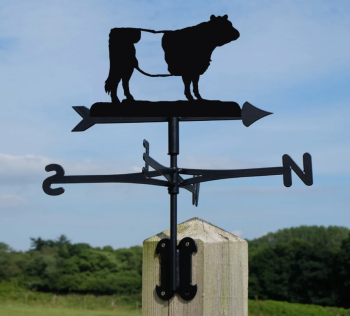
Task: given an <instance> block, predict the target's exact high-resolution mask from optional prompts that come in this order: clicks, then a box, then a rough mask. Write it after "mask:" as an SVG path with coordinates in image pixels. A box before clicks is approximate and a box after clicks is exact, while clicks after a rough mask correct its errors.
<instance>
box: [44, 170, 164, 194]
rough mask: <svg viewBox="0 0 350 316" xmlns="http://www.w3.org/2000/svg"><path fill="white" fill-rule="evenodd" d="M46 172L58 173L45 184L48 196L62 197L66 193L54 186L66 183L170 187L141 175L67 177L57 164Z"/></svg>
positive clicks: (153, 174) (153, 173) (152, 174)
mask: <svg viewBox="0 0 350 316" xmlns="http://www.w3.org/2000/svg"><path fill="white" fill-rule="evenodd" d="M45 170H46V171H56V174H55V175H53V176H51V177H48V178H46V179H45V180H44V182H43V190H44V192H45V193H46V194H48V195H60V194H62V193H64V189H63V188H62V187H60V188H56V189H52V188H51V185H52V184H64V183H139V184H150V185H158V186H164V187H167V186H168V182H167V181H163V180H158V179H152V178H145V176H144V175H143V174H142V173H141V172H138V173H127V174H113V175H87V176H66V175H65V174H64V169H63V168H62V167H61V166H60V165H57V164H51V165H48V166H46V168H45ZM150 174H151V176H155V175H159V173H158V172H157V171H153V172H150Z"/></svg>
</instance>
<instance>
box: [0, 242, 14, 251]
mask: <svg viewBox="0 0 350 316" xmlns="http://www.w3.org/2000/svg"><path fill="white" fill-rule="evenodd" d="M0 251H5V252H8V251H12V249H11V248H10V246H9V245H7V244H5V243H4V242H0Z"/></svg>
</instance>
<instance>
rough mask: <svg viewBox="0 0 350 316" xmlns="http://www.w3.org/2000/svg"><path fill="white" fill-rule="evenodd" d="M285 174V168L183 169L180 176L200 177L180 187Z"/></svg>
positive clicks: (186, 181) (185, 181) (184, 182)
mask: <svg viewBox="0 0 350 316" xmlns="http://www.w3.org/2000/svg"><path fill="white" fill-rule="evenodd" d="M285 172H286V169H285V168H284V167H272V168H256V169H240V170H203V169H181V171H180V174H188V175H199V177H195V178H191V179H186V180H184V181H183V182H182V183H181V184H180V186H183V185H188V184H194V183H200V182H207V181H213V180H220V179H230V178H243V177H259V176H275V175H283V174H284V173H285Z"/></svg>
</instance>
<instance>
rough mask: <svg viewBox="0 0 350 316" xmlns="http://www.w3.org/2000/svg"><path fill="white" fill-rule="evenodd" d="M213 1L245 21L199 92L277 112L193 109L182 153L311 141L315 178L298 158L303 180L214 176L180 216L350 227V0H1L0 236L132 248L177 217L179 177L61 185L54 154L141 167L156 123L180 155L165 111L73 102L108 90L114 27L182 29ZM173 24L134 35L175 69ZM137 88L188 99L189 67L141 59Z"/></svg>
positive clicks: (226, 165) (99, 97)
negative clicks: (259, 114) (215, 114)
mask: <svg viewBox="0 0 350 316" xmlns="http://www.w3.org/2000/svg"><path fill="white" fill-rule="evenodd" d="M212 14H214V15H220V16H222V15H225V14H227V15H228V19H229V20H230V21H231V22H232V24H233V26H234V27H235V28H236V29H237V30H238V31H239V32H240V34H241V36H240V38H239V39H238V40H236V41H234V42H231V43H229V44H227V45H224V46H222V47H218V48H216V49H215V50H214V52H213V54H212V58H211V59H212V62H211V65H210V67H209V68H208V70H207V71H206V72H205V73H204V75H202V76H201V77H200V81H199V91H200V93H201V95H202V97H203V98H205V99H209V100H210V99H212V100H222V101H235V102H237V103H238V104H239V105H240V106H242V105H243V103H244V102H246V101H248V102H249V103H251V104H253V105H254V106H256V107H258V108H260V109H263V110H265V111H269V112H273V115H270V116H267V117H265V118H263V119H261V120H259V121H257V122H256V123H254V124H253V125H251V126H250V127H248V128H247V127H245V126H244V125H243V124H242V122H241V121H212V122H210V121H209V122H181V123H180V155H179V156H178V165H179V167H182V168H207V169H245V168H262V167H279V166H282V156H283V155H284V154H288V155H290V156H291V158H292V159H293V160H294V161H295V162H296V163H297V164H298V165H299V167H301V168H302V156H303V154H304V153H306V152H308V153H310V154H311V156H312V164H313V176H314V184H313V185H312V186H305V185H304V183H303V182H302V181H301V180H300V179H299V178H298V177H297V176H296V174H295V173H293V175H292V181H293V185H292V186H291V187H290V188H286V187H284V185H283V177H282V176H272V177H257V178H243V179H239V178H238V179H227V180H221V181H212V182H206V183H203V184H201V187H200V195H199V205H198V207H195V206H192V203H191V202H192V197H191V194H190V193H189V192H188V191H186V190H181V191H180V194H179V195H178V223H181V222H184V221H186V220H188V219H190V218H193V217H200V218H202V219H204V220H206V221H208V222H210V223H212V224H214V225H216V226H218V227H221V228H222V229H224V230H227V231H229V232H231V233H233V234H235V235H237V236H239V237H241V238H245V239H253V238H258V237H260V236H262V235H264V234H266V233H268V232H274V231H277V230H278V229H283V228H289V227H296V226H300V225H318V226H320V225H323V226H329V225H336V226H344V227H348V228H350V210H349V205H350V194H349V193H350V180H349V177H350V163H349V158H350V140H349V135H350V133H349V132H350V128H349V117H350V86H349V84H350V42H349V32H350V19H349V16H350V2H349V1H348V0H334V1H325V0H308V1H301V0H280V1H270V0H235V1H226V0H216V1H203V0H201V1H199V0H194V1H168V0H162V1H137V0H126V1H111V0H99V1H92V0H88V1H87V0H84V1H80V0H75V1H71V0H69V1H66V0H61V1H51V0H43V1H42V0H32V1H24V0H17V1H4V0H0V107H1V115H0V242H5V243H6V244H8V245H10V246H11V247H12V248H13V249H15V250H22V251H26V250H28V249H29V247H30V238H31V237H32V238H38V237H41V238H43V239H55V238H57V237H58V236H60V235H62V234H65V235H66V236H67V237H68V238H69V239H70V240H71V241H72V242H73V243H78V242H85V243H89V244H91V245H92V246H94V247H103V246H106V245H110V246H112V247H113V248H121V247H130V246H134V245H142V243H143V241H144V240H145V239H147V238H149V237H151V236H153V235H156V234H158V233H159V232H161V231H163V230H166V229H168V228H169V226H170V203H169V195H168V192H167V189H166V188H163V187H155V186H147V185H140V184H67V185H62V186H63V187H64V188H65V193H64V194H62V195H60V196H48V195H46V194H45V193H44V192H43V190H42V182H43V181H44V180H45V178H47V177H48V176H51V175H52V173H48V172H46V171H45V166H46V165H48V164H51V163H57V164H60V165H62V166H63V168H64V169H65V172H66V175H83V174H122V173H131V172H141V169H142V167H143V165H144V161H143V159H142V155H143V153H144V148H143V146H142V142H143V139H146V140H147V141H148V142H149V143H150V155H151V156H152V157H153V158H154V159H156V160H157V161H159V162H160V163H161V164H163V165H169V156H168V155H167V152H168V151H167V150H168V144H167V124H166V123H147V124H99V125H95V126H93V127H91V128H90V129H88V130H87V131H85V132H74V133H72V132H71V130H72V129H73V128H74V127H75V126H76V125H77V124H78V123H79V122H80V119H81V118H80V116H79V115H78V114H77V113H76V112H75V111H74V110H73V109H72V106H78V105H83V106H86V107H88V108H89V107H90V106H91V105H92V104H94V103H96V102H110V96H108V95H107V94H106V93H105V91H104V82H105V80H106V79H107V76H108V72H109V52H108V35H109V32H110V29H112V28H115V27H137V28H145V29H154V30H176V29H182V28H185V27H188V26H193V25H197V24H199V23H201V22H205V21H209V19H210V16H211V15H212ZM161 38H162V34H151V33H142V36H141V40H140V41H139V43H137V44H136V45H135V47H136V51H137V53H136V55H137V58H138V60H139V66H140V68H141V69H142V70H144V71H146V72H148V73H154V74H157V73H168V71H167V64H166V62H165V60H164V52H163V50H162V47H161ZM130 91H131V93H132V94H133V96H134V98H135V99H136V100H150V101H160V100H163V101H172V100H185V96H184V94H183V93H184V87H183V82H182V80H181V78H180V77H169V78H150V77H146V76H143V75H142V74H140V73H139V72H137V71H135V72H134V74H133V76H132V78H131V80H130ZM118 96H119V98H120V99H122V98H124V95H123V91H122V87H121V85H120V89H119V90H118ZM198 113H200V107H199V108H198ZM198 115H199V116H200V114H198ZM58 186H60V185H58ZM53 187H55V186H53ZM189 237H190V236H189Z"/></svg>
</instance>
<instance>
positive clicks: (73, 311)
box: [0, 303, 141, 316]
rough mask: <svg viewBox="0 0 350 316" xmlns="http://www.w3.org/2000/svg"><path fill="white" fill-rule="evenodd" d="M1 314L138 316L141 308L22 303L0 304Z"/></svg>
mask: <svg viewBox="0 0 350 316" xmlns="http://www.w3.org/2000/svg"><path fill="white" fill-rule="evenodd" d="M0 315H1V316H58V315H60V316H110V315H118V316H136V315H137V316H140V315H141V310H139V311H138V312H137V311H136V310H134V311H131V310H127V309H123V308H115V309H114V310H86V309H85V310H84V309H79V308H67V307H49V306H28V305H24V304H18V303H17V304H10V303H7V304H1V305H0Z"/></svg>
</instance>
